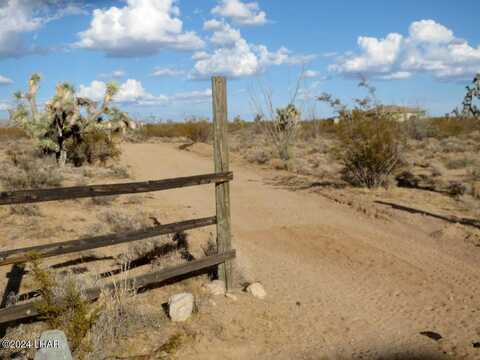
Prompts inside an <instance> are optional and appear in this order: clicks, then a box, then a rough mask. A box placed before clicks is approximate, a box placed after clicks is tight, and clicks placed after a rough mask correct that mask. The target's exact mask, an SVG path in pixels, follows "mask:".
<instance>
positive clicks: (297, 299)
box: [122, 143, 480, 359]
mask: <svg viewBox="0 0 480 360" xmlns="http://www.w3.org/2000/svg"><path fill="white" fill-rule="evenodd" d="M124 146H125V148H124V152H123V155H122V156H123V161H124V162H125V163H127V164H128V165H130V167H131V169H132V171H133V174H134V176H135V178H136V179H137V180H143V179H144V180H147V179H160V178H169V177H176V176H188V175H195V174H202V173H208V172H213V161H212V160H211V157H210V155H209V151H208V148H207V147H206V146H205V147H204V146H194V147H192V148H191V149H190V151H181V150H178V149H177V148H176V145H175V144H162V143H150V144H125V145H124ZM231 167H232V170H233V172H234V177H235V178H234V181H233V182H232V184H231V198H232V199H231V201H232V224H233V225H232V226H233V236H234V247H235V248H236V249H237V251H238V258H237V260H236V268H237V274H239V276H237V284H236V285H237V287H238V289H240V284H239V282H242V281H245V280H246V281H260V282H261V283H262V284H263V285H264V286H265V288H266V290H267V292H268V297H267V299H265V300H263V301H261V300H257V299H254V298H251V297H249V296H247V295H243V294H242V293H241V292H240V290H237V291H236V293H237V294H238V296H237V297H238V300H237V301H229V302H227V303H225V304H223V302H224V301H223V302H222V301H220V300H218V301H217V302H219V306H217V307H213V308H209V309H208V310H207V313H208V314H207V315H208V317H207V316H203V317H201V318H200V320H199V326H203V327H202V329H203V330H202V331H201V332H200V333H197V336H196V338H195V341H193V342H192V343H191V344H189V346H185V347H184V348H183V349H182V350H181V351H180V353H179V358H181V359H257V358H258V359H450V358H451V359H480V349H479V348H474V347H473V343H474V342H477V341H480V323H479V321H478V314H479V313H480V300H479V297H478V294H479V288H480V282H479V279H480V269H479V267H478V264H479V260H480V248H479V247H478V246H475V244H473V243H472V242H468V241H464V239H463V238H462V237H461V236H460V235H459V234H460V233H461V232H462V231H463V230H462V229H459V228H458V226H457V225H452V224H446V223H445V222H442V221H441V220H436V219H431V218H427V217H423V216H420V215H414V214H405V213H402V212H397V211H395V210H391V209H390V210H387V209H385V213H386V214H387V215H388V216H380V217H372V216H368V214H364V213H362V212H360V211H358V209H354V208H352V207H349V206H346V205H345V204H341V203H338V202H335V201H333V200H331V199H327V198H326V197H325V196H320V195H319V194H315V193H314V192H312V191H311V190H304V191H291V190H289V189H288V188H285V187H279V186H276V185H275V181H274V179H275V177H276V176H278V172H273V171H270V170H260V169H256V168H253V167H250V166H246V165H245V164H244V163H242V162H241V161H233V163H232V165H231ZM152 201H153V202H154V203H153V205H154V206H158V207H159V208H160V209H161V208H165V207H166V208H170V209H174V208H176V209H180V210H178V211H177V212H176V215H182V216H183V217H184V218H185V219H187V218H194V217H203V216H210V215H212V214H214V194H213V187H212V186H200V187H192V188H185V189H179V190H173V191H167V192H159V193H154V195H153V200H152ZM178 220H179V219H178ZM207 318H208V320H206V319H207ZM209 325H210V326H215V329H213V330H212V328H210V329H209V328H208V326H209ZM423 331H434V332H437V333H439V334H441V336H442V339H441V340H439V341H434V340H432V339H430V338H428V337H426V336H423V335H421V334H420V332H423Z"/></svg>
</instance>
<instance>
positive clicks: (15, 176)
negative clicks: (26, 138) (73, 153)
mask: <svg viewBox="0 0 480 360" xmlns="http://www.w3.org/2000/svg"><path fill="white" fill-rule="evenodd" d="M29 145H30V143H17V144H13V145H12V146H10V148H9V150H7V151H6V155H7V160H5V161H3V162H2V163H1V164H0V181H1V182H2V185H3V186H4V188H5V189H7V190H21V189H40V188H51V187H57V186H60V185H61V184H62V181H63V175H62V173H61V171H60V169H59V168H58V166H57V164H56V161H55V159H53V158H40V154H39V153H38V152H37V151H36V150H34V148H33V147H30V146H29Z"/></svg>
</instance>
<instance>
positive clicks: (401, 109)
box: [371, 105, 425, 122]
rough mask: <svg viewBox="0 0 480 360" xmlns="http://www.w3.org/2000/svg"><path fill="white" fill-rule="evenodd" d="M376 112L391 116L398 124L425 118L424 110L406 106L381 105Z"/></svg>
mask: <svg viewBox="0 0 480 360" xmlns="http://www.w3.org/2000/svg"><path fill="white" fill-rule="evenodd" d="M378 110H380V111H382V112H386V113H388V114H391V115H392V116H393V117H394V118H396V119H397V121H399V122H404V121H407V120H410V119H420V118H423V117H425V110H422V109H420V108H414V107H408V106H398V105H381V106H379V108H378ZM371 111H374V110H371Z"/></svg>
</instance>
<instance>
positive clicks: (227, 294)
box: [225, 293, 238, 301]
mask: <svg viewBox="0 0 480 360" xmlns="http://www.w3.org/2000/svg"><path fill="white" fill-rule="evenodd" d="M225 297H226V298H229V299H230V300H233V301H237V300H238V298H237V297H236V296H235V295H233V294H232V293H226V294H225Z"/></svg>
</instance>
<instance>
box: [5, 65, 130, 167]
mask: <svg viewBox="0 0 480 360" xmlns="http://www.w3.org/2000/svg"><path fill="white" fill-rule="evenodd" d="M39 83H40V76H39V75H38V74H33V75H32V76H31V78H30V81H29V83H28V93H26V94H24V93H22V92H21V91H18V92H16V93H15V94H14V98H15V99H16V101H17V106H16V108H15V109H14V110H12V111H10V120H11V121H13V122H14V123H16V124H17V125H19V126H21V127H22V128H23V129H25V131H26V132H27V133H28V134H29V135H30V136H31V137H32V138H33V139H36V140H37V141H38V143H39V146H40V147H41V148H42V150H43V151H44V152H45V153H51V152H53V153H55V156H56V158H57V161H58V163H59V165H64V164H65V162H66V161H67V157H68V154H67V146H66V145H67V141H69V142H71V143H73V148H75V146H78V145H80V144H81V143H82V142H83V141H84V137H85V135H86V134H88V132H90V131H94V130H99V131H102V132H105V134H107V135H108V136H109V135H110V133H111V131H112V130H116V129H117V128H119V127H120V128H131V127H133V124H134V123H133V122H132V121H131V120H130V119H129V117H128V115H127V114H126V113H124V112H122V111H120V110H118V109H116V108H111V107H110V103H111V101H112V98H113V97H114V95H115V94H116V93H117V91H118V86H117V85H116V84H114V83H109V84H108V85H107V89H106V91H105V96H104V98H103V102H102V104H101V106H98V104H97V103H96V102H94V101H92V100H90V99H87V98H81V97H77V96H76V95H75V89H74V87H73V86H72V85H70V84H68V83H59V84H58V85H57V87H56V91H55V95H54V97H53V98H52V99H51V100H50V101H48V102H47V103H46V104H45V109H44V111H42V112H39V111H38V109H37V102H36V96H37V92H38V89H39ZM24 100H27V101H28V103H29V105H30V109H29V108H28V106H27V105H26V103H25V102H24ZM82 108H84V109H85V111H84V112H83V113H86V115H82ZM104 114H105V115H108V116H110V121H109V122H108V125H106V123H107V122H104V121H103V117H102V116H103V115H104Z"/></svg>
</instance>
